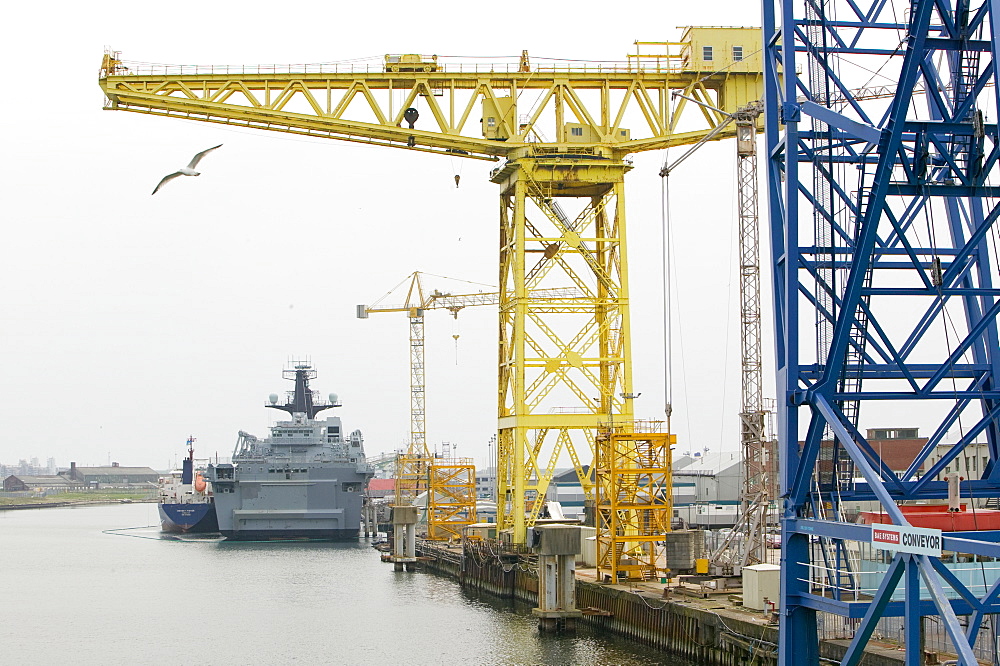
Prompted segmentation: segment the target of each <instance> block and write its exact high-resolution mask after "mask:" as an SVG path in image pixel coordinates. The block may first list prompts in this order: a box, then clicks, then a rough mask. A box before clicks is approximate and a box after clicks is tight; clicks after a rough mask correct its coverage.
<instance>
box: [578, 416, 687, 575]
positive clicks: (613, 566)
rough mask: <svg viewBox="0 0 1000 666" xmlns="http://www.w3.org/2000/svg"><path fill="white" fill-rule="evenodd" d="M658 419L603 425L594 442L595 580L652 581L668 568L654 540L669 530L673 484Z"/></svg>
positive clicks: (667, 442) (667, 440)
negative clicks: (595, 495)
mask: <svg viewBox="0 0 1000 666" xmlns="http://www.w3.org/2000/svg"><path fill="white" fill-rule="evenodd" d="M662 425H663V422H662V421H635V422H631V423H623V424H622V425H618V423H614V424H610V425H608V426H607V427H605V428H602V429H601V430H600V431H599V434H598V441H597V456H598V460H597V475H596V481H597V574H598V580H604V579H607V580H610V581H613V582H614V581H618V580H620V579H623V578H624V579H630V580H654V579H656V578H658V577H659V576H661V575H664V574H665V572H666V562H665V559H664V557H663V553H662V552H661V551H660V549H659V546H658V544H660V543H662V542H663V540H664V538H665V537H664V534H666V533H667V532H669V531H670V522H671V519H672V518H673V495H672V492H673V483H672V480H671V467H670V462H671V457H670V446H671V444H673V443H674V441H675V437H674V436H673V435H671V434H669V433H666V432H661V431H660V430H661V428H662Z"/></svg>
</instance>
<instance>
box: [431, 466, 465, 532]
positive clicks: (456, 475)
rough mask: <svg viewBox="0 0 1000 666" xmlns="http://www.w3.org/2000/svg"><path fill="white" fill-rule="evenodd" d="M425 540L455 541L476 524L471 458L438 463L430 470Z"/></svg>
mask: <svg viewBox="0 0 1000 666" xmlns="http://www.w3.org/2000/svg"><path fill="white" fill-rule="evenodd" d="M429 479H430V484H429V492H428V494H427V497H428V499H427V538H428V539H433V540H447V541H455V540H459V539H461V538H462V528H463V527H465V526H466V525H472V524H473V523H475V522H476V466H475V464H473V461H472V459H471V458H456V459H453V460H441V459H437V460H434V461H433V462H432V463H431V466H430V470H429Z"/></svg>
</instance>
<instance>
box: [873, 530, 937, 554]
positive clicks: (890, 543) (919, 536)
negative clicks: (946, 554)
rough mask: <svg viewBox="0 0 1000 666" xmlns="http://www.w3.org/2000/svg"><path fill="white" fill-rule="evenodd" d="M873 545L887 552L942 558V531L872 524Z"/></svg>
mask: <svg viewBox="0 0 1000 666" xmlns="http://www.w3.org/2000/svg"><path fill="white" fill-rule="evenodd" d="M872 545H873V546H875V547H876V548H884V549H885V550H898V551H902V552H904V553H915V554H917V555H933V556H934V557H941V530H932V529H929V528H926V527H910V526H908V525H879V524H878V523H874V524H872Z"/></svg>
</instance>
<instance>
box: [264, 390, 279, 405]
mask: <svg viewBox="0 0 1000 666" xmlns="http://www.w3.org/2000/svg"><path fill="white" fill-rule="evenodd" d="M267 399H268V400H269V401H270V402H271V404H272V405H277V404H278V394H277V393H272V394H271V395H269V396H267Z"/></svg>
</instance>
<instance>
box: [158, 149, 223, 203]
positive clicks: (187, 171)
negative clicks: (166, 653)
mask: <svg viewBox="0 0 1000 666" xmlns="http://www.w3.org/2000/svg"><path fill="white" fill-rule="evenodd" d="M221 146H222V144H221V143H220V144H219V145H218V146H212V147H211V148H209V149H207V150H203V151H201V152H200V153H198V154H197V155H195V156H194V157H192V158H191V161H190V162H188V165H187V166H186V167H184V168H183V169H180V170H179V171H174V172H173V173H172V174H170V175H169V176H164V177H163V180H161V181H160V182H159V183H158V184H157V186H156V189H155V190H153V194H156V193H157V192H158V191H159V190H160V188H161V187H163V184H164V183H167V182H169V181H171V180H173V179H174V178H176V177H177V176H200V175H201V173H200V172H198V171H195V170H194V168H195V167H196V166H198V162H200V161H201V158H203V157H204V156H205V155H208V154H209V153H210V152H212V151H213V150H215V149H216V148H220V147H221Z"/></svg>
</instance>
